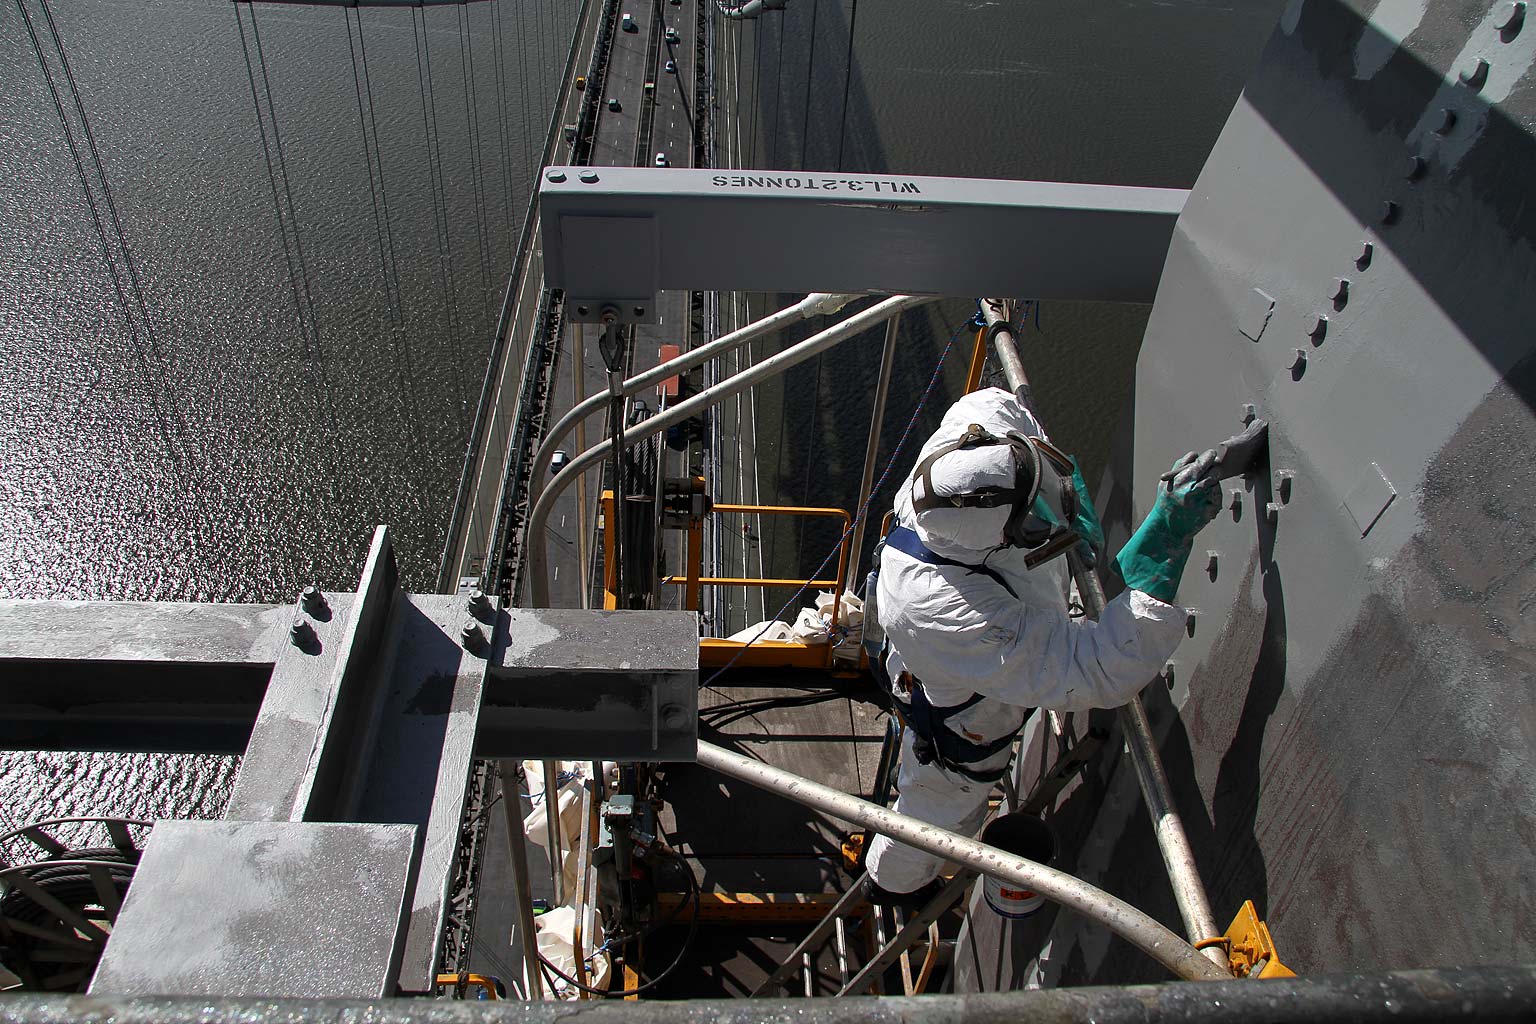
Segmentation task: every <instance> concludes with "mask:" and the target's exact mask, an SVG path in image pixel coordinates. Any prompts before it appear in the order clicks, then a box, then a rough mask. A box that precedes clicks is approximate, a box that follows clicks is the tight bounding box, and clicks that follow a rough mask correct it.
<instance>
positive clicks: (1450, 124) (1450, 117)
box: [1435, 107, 1456, 135]
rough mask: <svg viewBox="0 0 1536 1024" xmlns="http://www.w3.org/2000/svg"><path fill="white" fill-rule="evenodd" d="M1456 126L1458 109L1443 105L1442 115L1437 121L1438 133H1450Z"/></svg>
mask: <svg viewBox="0 0 1536 1024" xmlns="http://www.w3.org/2000/svg"><path fill="white" fill-rule="evenodd" d="M1455 127H1456V111H1454V110H1452V109H1451V108H1450V107H1441V108H1440V116H1439V117H1438V118H1437V119H1436V121H1435V134H1436V135H1449V134H1450V132H1451V129H1452V128H1455Z"/></svg>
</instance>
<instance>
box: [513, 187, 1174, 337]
mask: <svg viewBox="0 0 1536 1024" xmlns="http://www.w3.org/2000/svg"><path fill="white" fill-rule="evenodd" d="M1187 196H1188V193H1187V192H1186V191H1184V190H1181V189H1158V188H1135V187H1129V186H1119V185H1081V184H1071V183H1064V182H1046V181H1000V180H994V179H984V178H931V177H917V176H895V175H877V174H871V175H858V174H855V175H848V174H823V173H815V172H791V173H786V172H780V171H740V172H731V173H724V172H719V171H716V170H710V169H706V170H684V169H668V168H624V167H603V168H579V167H551V168H547V169H546V170H545V172H544V175H543V178H542V179H541V181H540V191H539V201H540V204H541V209H542V214H541V218H542V220H541V223H542V228H543V240H544V259H545V267H546V276H547V278H548V280H549V282H550V284H551V285H553V286H554V287H558V288H563V289H565V291H566V301H567V306H568V307H569V309H570V311H571V313H572V315H573V316H574V317H575V318H576V319H578V320H583V321H591V322H597V321H598V320H599V319H600V316H601V312H602V308H603V307H604V306H612V307H613V308H614V309H616V311H617V312H618V314H619V316H620V318H621V319H622V320H624V321H626V322H651V321H652V320H654V317H655V299H656V294H657V293H658V292H659V291H660V290H662V289H667V288H682V289H705V290H718V291H735V290H752V291H781V292H811V291H830V292H855V293H870V294H894V293H903V294H911V295H931V296H940V295H977V294H981V295H1029V296H1034V297H1036V298H1045V299H1097V300H1105V301H1112V302H1151V301H1152V298H1153V296H1154V294H1155V292H1156V290H1157V282H1158V279H1159V277H1160V276H1161V274H1162V269H1163V261H1164V258H1165V257H1166V255H1167V252H1168V243H1169V241H1170V239H1171V238H1172V235H1173V227H1174V221H1175V219H1176V218H1177V217H1178V215H1179V211H1180V210H1182V209H1183V207H1184V201H1185V199H1186V198H1187Z"/></svg>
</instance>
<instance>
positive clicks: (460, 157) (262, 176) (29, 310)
mask: <svg viewBox="0 0 1536 1024" xmlns="http://www.w3.org/2000/svg"><path fill="white" fill-rule="evenodd" d="M26 8H27V10H28V12H29V13H30V14H31V15H32V18H33V25H32V28H33V30H34V31H35V32H36V34H37V37H38V43H39V46H40V48H41V50H42V53H43V54H44V55H45V58H46V60H47V61H48V67H49V70H50V71H51V72H52V75H53V77H54V85H55V87H56V89H57V95H58V97H59V99H60V102H61V103H62V106H63V109H64V117H65V118H66V119H67V120H68V122H69V125H70V132H71V133H72V136H73V141H74V143H75V145H76V146H77V148H78V149H79V151H80V156H81V168H80V169H77V165H76V162H75V158H74V155H73V154H72V152H71V148H70V141H71V139H70V138H69V137H66V134H65V130H64V128H63V126H62V125H61V122H60V112H59V110H58V108H57V107H56V106H55V104H54V98H53V94H51V93H50V91H49V89H48V82H47V79H46V78H45V76H44V74H43V71H42V68H41V67H40V65H39V57H38V53H37V50H36V49H35V48H34V46H33V42H32V38H31V36H30V35H29V33H28V26H27V24H26V22H25V21H24V20H23V19H22V17H21V16H20V15H19V13H18V10H17V8H16V7H15V6H13V5H6V8H5V9H4V10H3V11H0V81H3V83H4V88H3V89H0V402H3V404H4V410H3V413H4V414H3V415H0V597H74V598H113V599H135V600H199V601H209V600H211V601H284V600H289V599H291V597H292V595H293V594H294V593H296V591H297V590H298V589H299V588H300V587H302V586H303V585H304V584H306V583H310V582H316V581H319V582H321V583H323V584H325V585H326V586H329V587H335V588H340V589H350V585H351V582H352V581H353V580H355V578H356V575H357V572H358V570H359V569H360V567H361V563H362V557H363V555H364V553H365V551H366V547H367V542H368V537H369V534H370V532H371V530H372V528H373V526H374V525H375V524H377V523H388V524H389V525H390V526H391V527H392V528H393V530H394V535H395V541H396V548H397V550H398V552H399V553H400V556H401V560H402V564H401V568H402V571H403V573H404V576H405V583H406V585H407V586H410V587H413V588H415V589H431V588H432V585H433V580H434V577H435V573H436V568H437V561H438V558H439V556H440V553H441V548H442V544H443V537H444V531H445V528H446V523H447V518H448V510H449V505H450V503H451V501H452V498H453V492H454V489H455V487H456V485H457V482H458V474H459V467H460V464H461V460H462V453H463V446H464V442H465V438H466V436H467V426H468V422H469V418H470V417H471V416H472V415H473V411H474V410H473V406H474V403H475V401H476V399H477V397H478V394H479V389H480V382H481V378H482V377H483V375H484V366H485V360H486V356H487V353H488V348H489V339H490V334H491V331H492V329H493V327H494V319H493V318H494V316H495V313H496V310H497V308H498V307H499V303H500V297H501V290H502V288H503V286H504V282H505V279H506V275H507V273H508V271H509V269H510V267H511V262H512V252H513V248H514V245H515V243H514V241H513V234H514V233H515V232H516V231H517V230H518V228H519V227H520V225H521V222H522V211H523V209H524V208H525V205H526V197H527V187H528V181H529V178H530V172H532V171H533V170H535V169H536V164H537V156H536V154H537V152H538V151H539V150H540V149H541V148H542V144H543V135H544V132H545V128H546V124H545V122H546V118H547V113H546V111H547V110H548V109H549V108H550V106H551V102H552V100H551V97H552V95H553V92H552V90H553V88H554V86H555V83H556V81H557V78H558V68H559V67H560V66H563V63H564V59H565V48H566V46H567V45H568V41H569V32H570V26H571V25H572V24H573V18H574V14H575V12H576V5H574V4H571V3H568V2H564V0H525V2H513V0H498V2H496V3H484V4H472V5H467V6H453V7H439V8H436V9H433V10H431V11H429V12H427V13H426V16H425V28H426V33H425V39H424V49H422V50H418V48H417V34H416V33H415V32H414V31H413V27H412V14H411V12H410V11H409V10H401V9H394V10H378V9H375V10H368V11H365V12H363V14H362V18H361V28H360V29H359V28H358V27H357V24H356V23H355V22H353V23H351V25H350V30H349V18H348V16H347V15H345V14H344V13H343V11H342V9H339V8H336V7H325V8H304V7H294V6H287V5H256V6H254V7H247V6H245V5H240V6H239V8H238V9H239V11H240V15H239V20H238V22H237V16H236V10H237V5H234V4H231V3H228V2H222V0H220V2H213V0H208V2H194V0H178V2H172V0H160V2H134V3H124V2H121V0H52V2H51V3H50V5H49V8H50V13H52V14H53V17H54V24H53V25H52V26H50V24H49V22H48V20H47V18H46V16H45V14H44V12H43V8H42V5H41V3H40V0H27V3H26ZM55 29H56V30H57V35H58V38H60V39H62V41H63V44H64V48H65V52H66V53H67V55H68V58H69V64H70V68H69V70H70V71H71V72H72V73H73V77H74V81H75V85H76V87H77V89H78V95H79V99H80V104H81V106H82V107H83V108H84V111H85V113H86V116H87V118H88V120H89V124H90V128H91V137H92V139H93V140H94V143H95V146H96V151H97V152H98V153H99V155H100V160H101V164H102V169H103V170H104V172H105V178H106V182H107V187H104V186H103V184H102V182H101V178H100V176H99V175H98V174H97V171H96V168H95V163H94V160H93V156H92V152H91V149H90V141H91V140H88V139H87V138H86V137H85V132H84V126H83V125H82V123H81V121H80V118H79V112H78V111H77V109H76V108H75V106H74V93H73V92H72V91H71V89H70V85H69V80H68V77H67V76H66V75H65V74H64V68H63V66H62V64H61V63H60V62H59V60H58V52H57V49H56V45H55V42H54V30H55ZM258 38H259V44H260V45H259V49H258ZM418 53H420V55H421V56H420V61H418ZM247 54H249V63H248V61H247ZM354 55H357V59H358V63H357V65H356V67H357V74H356V75H355V74H354V63H353V59H354ZM364 56H365V57H366V61H364ZM498 58H499V61H498ZM428 62H430V68H431V72H430V75H425V74H422V75H418V69H419V68H421V69H425V68H426V66H427V64H428ZM365 70H366V73H367V78H366V79H364V78H363V77H362V75H363V73H364V71H365ZM362 83H366V85H367V86H368V87H370V88H368V89H362V88H360V84H362ZM253 87H254V89H255V98H254V99H253ZM370 92H371V99H372V104H371V111H370V109H369V103H368V98H369V93H370ZM360 93H361V94H362V106H363V110H364V111H366V112H369V113H370V116H369V118H368V119H367V120H366V122H365V123H366V124H367V129H366V130H367V132H368V133H369V134H368V135H366V136H365V134H364V131H365V129H364V127H363V126H362V125H360V118H359V94H360ZM423 95H425V101H424V100H423ZM258 103H259V104H260V108H259V109H260V110H261V111H262V117H263V118H264V121H263V124H262V128H258V115H257V109H258V107H257V104H258ZM269 104H270V105H269ZM273 115H275V117H274V116H273ZM375 122H376V125H377V146H376V148H375V147H374V145H373V143H372V142H371V141H370V142H368V143H367V144H365V142H364V139H365V138H369V139H370V140H371V139H372V138H373V136H372V131H373V124H374V123H375ZM263 130H264V132H265V134H263ZM269 153H270V155H271V157H272V161H273V163H272V165H271V166H272V171H271V173H270V174H269V169H268V168H269V164H268V154H269ZM439 160H440V168H441V174H440V176H439V174H438V171H437V167H438V164H437V161H439ZM82 171H83V173H84V175H85V178H86V181H87V182H88V183H89V195H90V197H91V198H90V200H88V199H87V192H86V190H85V189H84V188H82V184H81V172H82ZM275 197H278V198H275ZM109 200H110V204H111V205H109ZM279 202H280V203H281V206H279ZM93 203H94V207H93ZM376 204H377V205H376ZM113 206H115V208H116V214H117V217H118V219H119V220H120V222H121V226H122V234H121V239H120V238H119V236H118V233H117V230H116V226H115V224H114V221H113V213H112V207H113ZM279 209H281V210H282V212H281V213H279V212H278V211H279ZM375 209H378V210H379V211H380V212H379V215H378V217H377V219H376V217H375V212H374V211H375ZM290 210H291V217H290ZM386 210H387V214H388V215H387V217H386V216H385V211H386ZM98 218H99V220H100V223H101V227H102V230H101V231H100V232H98V230H97V223H98ZM440 224H441V225H445V227H444V228H439V225H440ZM125 246H126V254H125V251H124V248H125ZM104 253H105V254H107V255H104ZM114 275H115V276H114ZM135 278H136V279H137V281H136V282H135V280H134V279H135ZM397 278H398V287H397V285H396V280H397ZM115 282H116V283H115ZM119 288H120V289H121V292H119ZM0 770H3V775H0V807H3V808H4V810H3V814H4V815H5V821H6V823H17V822H21V821H24V820H26V819H30V818H32V817H36V816H40V815H41V814H44V813H57V812H68V813H76V812H81V811H85V810H88V809H100V808H115V809H118V810H122V811H126V812H127V813H133V814H141V815H150V816H154V815H173V814H210V813H217V811H218V809H219V808H220V807H221V806H222V804H223V802H224V800H225V799H226V798H227V795H228V789H229V786H230V783H231V779H232V770H233V762H232V760H231V759H228V758H207V757H199V758H174V759H165V758H157V757H150V758H143V757H139V758H125V757H120V756H110V755H93V756H89V757H81V756H78V755H47V756H38V755H6V756H5V757H4V758H3V760H0Z"/></svg>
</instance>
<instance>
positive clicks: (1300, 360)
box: [1291, 348, 1307, 370]
mask: <svg viewBox="0 0 1536 1024" xmlns="http://www.w3.org/2000/svg"><path fill="white" fill-rule="evenodd" d="M1306 368H1307V350H1306V349H1304V348H1299V349H1297V350H1296V358H1295V359H1293V360H1291V369H1292V370H1305V369H1306Z"/></svg>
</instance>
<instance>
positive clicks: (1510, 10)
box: [1493, 0, 1525, 43]
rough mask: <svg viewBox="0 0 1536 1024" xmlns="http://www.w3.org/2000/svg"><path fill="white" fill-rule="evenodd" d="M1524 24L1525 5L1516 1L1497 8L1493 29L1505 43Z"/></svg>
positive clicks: (1519, 0) (1520, 1) (1521, 1)
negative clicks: (1501, 36) (1500, 35)
mask: <svg viewBox="0 0 1536 1024" xmlns="http://www.w3.org/2000/svg"><path fill="white" fill-rule="evenodd" d="M1524 24H1525V3H1524V2H1523V0H1517V2H1515V3H1507V4H1504V5H1503V6H1501V7H1500V8H1499V13H1498V14H1497V15H1496V16H1495V20H1494V23H1493V27H1494V28H1496V29H1498V30H1499V32H1500V33H1502V34H1503V36H1504V41H1505V42H1506V43H1507V42H1509V41H1510V39H1513V38H1514V36H1515V34H1516V33H1517V32H1519V31H1520V29H1521V27H1522V26H1523V25H1524Z"/></svg>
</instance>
